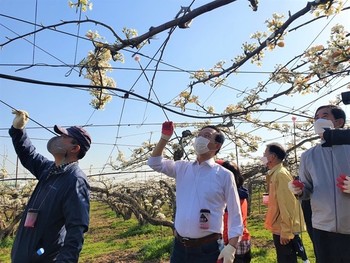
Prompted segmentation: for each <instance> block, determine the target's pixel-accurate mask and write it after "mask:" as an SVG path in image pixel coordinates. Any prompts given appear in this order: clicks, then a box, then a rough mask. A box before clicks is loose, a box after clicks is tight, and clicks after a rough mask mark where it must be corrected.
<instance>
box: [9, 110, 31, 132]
mask: <svg viewBox="0 0 350 263" xmlns="http://www.w3.org/2000/svg"><path fill="white" fill-rule="evenodd" d="M12 114H16V117H15V118H14V120H13V123H12V126H13V127H14V128H16V129H21V130H23V129H24V127H25V126H26V124H27V122H28V120H29V114H28V112H26V111H24V110H13V111H12Z"/></svg>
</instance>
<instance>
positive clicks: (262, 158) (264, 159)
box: [260, 156, 269, 165]
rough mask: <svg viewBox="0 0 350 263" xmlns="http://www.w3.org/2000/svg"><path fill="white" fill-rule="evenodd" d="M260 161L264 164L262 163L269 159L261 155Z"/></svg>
mask: <svg viewBox="0 0 350 263" xmlns="http://www.w3.org/2000/svg"><path fill="white" fill-rule="evenodd" d="M260 161H261V162H262V163H263V164H264V165H267V163H268V162H269V160H267V157H266V156H263V157H261V158H260Z"/></svg>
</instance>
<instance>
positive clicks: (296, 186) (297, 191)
mask: <svg viewBox="0 0 350 263" xmlns="http://www.w3.org/2000/svg"><path fill="white" fill-rule="evenodd" d="M288 188H289V190H290V191H291V192H292V193H293V194H294V195H301V194H302V193H303V188H304V184H303V183H302V182H300V181H298V180H293V181H290V182H288Z"/></svg>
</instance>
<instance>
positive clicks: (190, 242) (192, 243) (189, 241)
mask: <svg viewBox="0 0 350 263" xmlns="http://www.w3.org/2000/svg"><path fill="white" fill-rule="evenodd" d="M174 235H175V238H176V239H177V240H178V241H179V242H180V243H181V244H183V246H184V247H199V246H202V245H204V244H208V243H210V242H213V241H215V240H218V239H220V238H222V236H221V234H218V233H213V234H210V235H208V236H205V237H201V238H188V237H182V236H180V235H179V233H177V231H174Z"/></svg>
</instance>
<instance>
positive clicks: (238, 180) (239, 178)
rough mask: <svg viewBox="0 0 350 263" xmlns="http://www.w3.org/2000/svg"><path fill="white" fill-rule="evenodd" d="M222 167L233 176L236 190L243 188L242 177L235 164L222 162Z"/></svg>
mask: <svg viewBox="0 0 350 263" xmlns="http://www.w3.org/2000/svg"><path fill="white" fill-rule="evenodd" d="M222 166H223V167H225V168H226V169H227V170H229V171H231V172H232V173H233V175H234V176H235V181H236V185H237V188H240V187H241V186H243V182H244V177H243V176H242V175H241V171H240V170H239V168H238V166H237V164H235V163H233V162H229V161H224V162H223V163H222Z"/></svg>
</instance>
